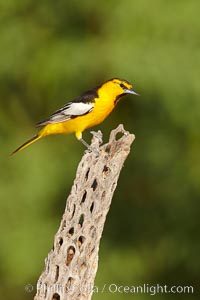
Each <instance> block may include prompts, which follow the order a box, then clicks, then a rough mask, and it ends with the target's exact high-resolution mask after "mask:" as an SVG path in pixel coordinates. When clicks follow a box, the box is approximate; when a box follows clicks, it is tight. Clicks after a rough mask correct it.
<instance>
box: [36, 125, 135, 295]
mask: <svg viewBox="0 0 200 300" xmlns="http://www.w3.org/2000/svg"><path fill="white" fill-rule="evenodd" d="M100 133H101V132H98V133H94V137H93V139H92V144H91V147H92V148H94V149H96V150H95V151H92V152H88V151H87V152H86V153H85V154H84V156H83V158H82V160H81V162H80V163H79V166H78V169H77V174H76V179H75V181H74V184H73V187H72V190H71V193H70V195H69V197H68V199H67V203H66V209H65V212H64V214H63V217H62V220H61V224H60V227H59V229H58V232H57V233H56V235H55V239H54V247H53V249H52V250H51V251H50V252H49V254H48V256H47V258H46V260H45V269H44V271H43V272H42V274H41V276H40V278H39V280H38V284H37V294H36V296H35V298H34V299H35V300H66V299H67V300H78V299H80V300H86V299H87V300H88V299H91V297H92V292H93V286H94V279H95V275H96V272H97V267H98V251H99V243H100V239H101V236H102V231H103V227H104V223H105V220H106V215H107V213H108V211H109V208H110V204H111V200H112V196H113V193H114V190H115V188H116V186H117V180H118V177H119V174H120V171H121V168H122V167H123V164H124V161H125V160H126V158H127V156H128V154H129V152H130V146H131V144H132V142H133V140H134V138H135V137H134V135H133V134H129V132H127V131H125V130H124V128H123V126H122V125H119V126H118V127H117V128H116V129H115V130H113V131H112V132H111V134H110V139H109V142H108V143H107V144H105V145H103V146H101V147H100V146H99V144H100V141H99V137H98V135H99V134H100ZM118 134H120V135H121V137H120V138H117V135H118ZM97 151H98V152H99V155H98V156H97V155H96V154H97V153H96V152H97Z"/></svg>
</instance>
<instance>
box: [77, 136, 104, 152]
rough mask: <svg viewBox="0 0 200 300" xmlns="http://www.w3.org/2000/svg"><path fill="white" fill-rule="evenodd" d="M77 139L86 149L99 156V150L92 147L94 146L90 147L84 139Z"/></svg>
mask: <svg viewBox="0 0 200 300" xmlns="http://www.w3.org/2000/svg"><path fill="white" fill-rule="evenodd" d="M79 141H80V142H81V143H82V144H83V145H84V146H85V147H86V148H87V149H88V151H90V152H94V153H95V155H96V156H99V151H98V150H97V149H96V148H94V147H91V146H90V145H89V144H88V143H86V141H84V139H82V138H81V139H79Z"/></svg>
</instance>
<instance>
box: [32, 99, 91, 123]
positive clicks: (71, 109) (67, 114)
mask: <svg viewBox="0 0 200 300" xmlns="http://www.w3.org/2000/svg"><path fill="white" fill-rule="evenodd" d="M93 108H94V103H92V102H91V103H84V102H69V103H67V104H66V105H64V106H63V107H61V108H60V109H58V110H57V111H55V113H53V114H52V115H51V116H50V117H49V118H47V119H45V120H43V121H41V122H39V123H37V124H36V126H43V125H47V124H55V123H59V122H65V121H67V120H70V119H73V118H76V117H78V116H83V115H86V114H88V113H89V112H91V111H92V109H93Z"/></svg>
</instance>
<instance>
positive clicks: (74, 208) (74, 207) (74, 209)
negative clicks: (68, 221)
mask: <svg viewBox="0 0 200 300" xmlns="http://www.w3.org/2000/svg"><path fill="white" fill-rule="evenodd" d="M75 211H76V205H75V204H74V206H73V212H72V218H73V216H74V214H75Z"/></svg>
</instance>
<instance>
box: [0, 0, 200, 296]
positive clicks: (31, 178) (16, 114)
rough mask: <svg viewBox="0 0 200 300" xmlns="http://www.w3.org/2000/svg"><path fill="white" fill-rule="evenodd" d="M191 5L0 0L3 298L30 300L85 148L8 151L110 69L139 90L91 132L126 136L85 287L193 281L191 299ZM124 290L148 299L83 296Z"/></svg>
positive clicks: (59, 144) (194, 267) (199, 65)
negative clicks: (129, 135)
mask: <svg viewBox="0 0 200 300" xmlns="http://www.w3.org/2000/svg"><path fill="white" fill-rule="evenodd" d="M199 11H200V2H199V1H198V0H196V1H195V0H190V1H188V0H181V1H180V0H173V1H172V0H168V1H164V0H153V1H148V0H135V1H134V0H126V1H114V0H110V1H107V0H101V1H92V0H85V1H82V2H81V1H78V0H74V1H64V0H63V1H51V0H48V1H47V0H43V1H39V2H38V1H31V0H21V1H16V0H7V1H1V3H0V45H1V46H0V105H1V109H0V145H1V158H0V168H1V176H0V199H1V202H0V203H1V218H0V222H1V226H0V228H1V247H0V274H1V295H2V297H3V298H4V299H7V300H10V299H13V298H14V299H21V300H24V299H32V298H33V296H34V293H35V291H33V292H32V293H27V292H26V291H25V285H26V284H28V283H30V284H32V285H35V284H36V282H37V279H38V277H39V274H40V273H41V271H42V269H43V266H44V258H45V257H46V255H47V253H48V252H49V250H50V249H51V247H52V244H53V238H54V234H55V233H56V231H57V229H58V226H59V222H60V219H61V216H62V213H63V211H64V207H65V201H66V197H67V195H68V194H69V192H70V188H71V185H72V183H73V180H74V176H75V172H76V167H77V165H78V163H79V161H80V159H81V157H82V155H83V152H84V150H85V149H84V147H83V146H82V145H81V144H80V143H78V142H77V141H76V139H75V138H74V136H72V135H70V136H61V135H60V136H53V137H48V138H46V139H43V140H41V141H39V142H37V143H36V144H34V145H32V146H31V147H29V148H27V150H25V151H24V152H21V153H19V154H18V155H16V156H15V157H9V153H10V152H12V151H13V150H14V149H15V148H16V147H17V146H19V145H20V144H21V143H23V142H24V141H25V140H27V139H28V138H30V137H32V136H33V135H34V134H35V133H36V132H37V130H36V129H35V128H34V124H35V123H36V122H38V121H40V120H42V119H43V118H45V117H47V116H48V115H49V114H51V113H52V112H53V111H54V110H56V109H58V108H59V107H60V106H61V105H63V104H65V103H66V102H68V101H69V100H71V99H72V98H73V97H75V96H77V95H79V94H80V93H81V92H83V91H85V90H87V89H89V88H92V87H93V86H96V85H97V84H100V83H101V82H103V81H105V80H107V79H109V78H112V77H120V78H125V79H127V80H129V81H130V82H132V83H133V85H134V89H135V90H136V91H137V92H138V93H140V94H141V96H140V97H126V98H124V99H123V100H122V101H121V102H120V103H119V105H118V107H117V108H116V110H115V111H114V112H113V114H112V115H111V116H110V117H109V118H108V119H107V120H106V121H105V122H104V123H103V124H101V125H100V126H98V128H96V129H101V130H102V131H103V133H104V140H105V141H107V139H108V136H109V132H110V131H111V129H113V128H115V127H116V126H117V125H118V124H119V123H123V124H124V126H125V129H126V130H129V131H130V132H133V133H135V135H136V140H135V142H134V144H133V147H132V151H131V154H130V156H129V158H128V160H127V161H126V164H125V167H124V169H123V170H122V173H121V176H120V180H119V183H118V187H117V190H116V192H115V195H114V199H113V202H112V207H111V210H110V212H109V215H108V217H107V221H106V225H105V230H104V234H103V238H102V241H101V248H100V261H99V269H98V274H97V277H96V281H95V284H96V285H97V286H99V287H100V288H101V286H102V285H103V284H104V283H106V284H107V285H109V284H110V283H115V284H117V285H124V286H125V285H129V286H130V285H143V284H145V283H146V284H150V285H153V284H157V283H159V284H167V285H192V286H194V291H195V293H194V294H193V295H192V294H190V295H187V294H186V295H184V294H181V295H180V297H181V299H194V298H196V299H199V296H198V294H199V290H200V280H199V279H200V259H199V253H200V242H199V236H200V230H199V211H200V202H199V201H200V167H199V163H200V158H199V149H200V147H199V146H200V139H199V137H200V134H199V120H200V101H199V99H200V84H199V77H200V76H199V75H200V71H199V70H200V19H199ZM84 138H85V139H86V140H87V141H88V142H89V141H90V139H91V135H90V133H89V132H88V133H85V134H84ZM14 295H15V296H14ZM178 296H179V295H178V294H176V295H174V297H173V298H177V297H178ZM124 297H125V298H126V299H131V298H133V297H134V299H139V300H146V299H149V297H150V296H149V295H147V294H138V295H133V294H120V293H115V294H112V293H109V292H108V291H106V292H104V294H103V295H102V294H100V293H99V294H95V295H94V299H102V298H103V299H108V300H109V299H117V300H118V299H123V298H124ZM171 297H172V295H169V294H159V295H158V296H157V299H170V298H171Z"/></svg>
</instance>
